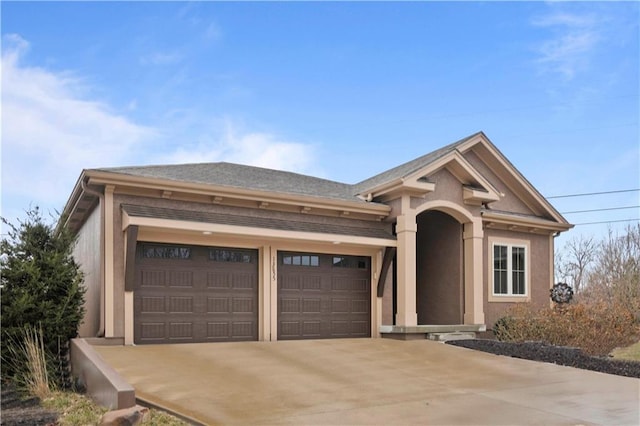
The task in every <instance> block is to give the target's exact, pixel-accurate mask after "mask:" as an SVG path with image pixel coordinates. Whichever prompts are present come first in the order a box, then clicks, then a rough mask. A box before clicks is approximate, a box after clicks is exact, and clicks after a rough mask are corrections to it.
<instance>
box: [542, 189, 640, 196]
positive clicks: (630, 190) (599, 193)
mask: <svg viewBox="0 0 640 426" xmlns="http://www.w3.org/2000/svg"><path fill="white" fill-rule="evenodd" d="M638 191H640V188H639V189H620V190H616V191H603V192H585V193H583V194H568V195H552V196H551V197H546V198H547V199H549V198H569V197H587V196H590V195H606V194H619V193H622V192H638Z"/></svg>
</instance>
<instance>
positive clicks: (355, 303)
mask: <svg viewBox="0 0 640 426" xmlns="http://www.w3.org/2000/svg"><path fill="white" fill-rule="evenodd" d="M369 303H370V302H369V300H352V301H351V312H352V313H354V314H363V315H369Z"/></svg>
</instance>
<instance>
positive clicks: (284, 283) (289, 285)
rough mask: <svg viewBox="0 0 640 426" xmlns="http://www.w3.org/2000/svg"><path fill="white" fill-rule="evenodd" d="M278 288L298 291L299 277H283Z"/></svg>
mask: <svg viewBox="0 0 640 426" xmlns="http://www.w3.org/2000/svg"><path fill="white" fill-rule="evenodd" d="M278 286H279V288H280V290H300V276H299V275H285V276H283V277H282V278H281V279H279V283H278Z"/></svg>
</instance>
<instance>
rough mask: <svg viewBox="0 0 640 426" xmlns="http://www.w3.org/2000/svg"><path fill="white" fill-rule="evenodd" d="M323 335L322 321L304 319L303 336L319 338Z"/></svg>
mask: <svg viewBox="0 0 640 426" xmlns="http://www.w3.org/2000/svg"><path fill="white" fill-rule="evenodd" d="M321 336H322V323H321V322H320V321H303V322H302V337H304V338H307V339H313V338H319V337H321Z"/></svg>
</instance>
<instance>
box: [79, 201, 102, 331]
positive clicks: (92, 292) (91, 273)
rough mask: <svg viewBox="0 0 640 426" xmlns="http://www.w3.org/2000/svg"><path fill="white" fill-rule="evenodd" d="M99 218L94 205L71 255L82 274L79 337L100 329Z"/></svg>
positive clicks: (100, 272) (98, 210)
mask: <svg viewBox="0 0 640 426" xmlns="http://www.w3.org/2000/svg"><path fill="white" fill-rule="evenodd" d="M100 228H101V218H100V207H96V208H95V209H94V210H93V212H92V213H91V214H90V216H89V217H88V219H87V221H86V222H85V223H84V225H83V226H82V228H81V229H80V231H79V232H78V234H77V240H76V245H75V247H74V250H73V257H74V259H75V260H76V262H78V264H79V265H80V269H81V270H82V272H83V274H84V286H85V287H86V289H87V291H86V293H85V296H84V299H85V303H84V308H85V315H84V320H83V322H82V324H81V325H80V330H79V335H80V337H95V336H96V335H97V334H98V331H99V329H100V301H101V295H100V293H101V284H102V271H101V264H100V262H101V253H102V250H101V244H100V235H101V229H100Z"/></svg>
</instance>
